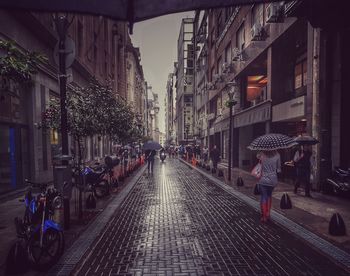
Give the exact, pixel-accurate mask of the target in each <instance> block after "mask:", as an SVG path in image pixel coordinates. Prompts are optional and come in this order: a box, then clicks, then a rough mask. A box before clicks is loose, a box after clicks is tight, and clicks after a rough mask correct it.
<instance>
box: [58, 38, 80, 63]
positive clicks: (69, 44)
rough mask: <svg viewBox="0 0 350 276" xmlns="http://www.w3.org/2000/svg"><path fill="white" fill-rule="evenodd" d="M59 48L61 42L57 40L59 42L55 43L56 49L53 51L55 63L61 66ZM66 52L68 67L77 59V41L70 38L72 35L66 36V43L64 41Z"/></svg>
mask: <svg viewBox="0 0 350 276" xmlns="http://www.w3.org/2000/svg"><path fill="white" fill-rule="evenodd" d="M58 48H59V42H57V44H56V45H55V49H54V52H53V58H54V60H55V63H56V65H57V66H59V52H58ZM64 48H65V49H64V53H65V56H66V68H69V67H70V66H71V65H72V63H73V61H74V59H75V43H74V41H73V40H72V39H71V38H70V37H68V36H67V37H66V40H65V43H64Z"/></svg>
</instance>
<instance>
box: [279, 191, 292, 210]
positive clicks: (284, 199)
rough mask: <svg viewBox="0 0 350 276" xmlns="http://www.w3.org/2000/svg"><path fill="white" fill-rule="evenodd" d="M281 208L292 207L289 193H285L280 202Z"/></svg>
mask: <svg viewBox="0 0 350 276" xmlns="http://www.w3.org/2000/svg"><path fill="white" fill-rule="evenodd" d="M280 208H281V209H292V201H291V200H290V197H289V195H288V194H287V193H283V195H282V198H281V202H280Z"/></svg>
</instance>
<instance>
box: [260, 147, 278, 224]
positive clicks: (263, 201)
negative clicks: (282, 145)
mask: <svg viewBox="0 0 350 276" xmlns="http://www.w3.org/2000/svg"><path fill="white" fill-rule="evenodd" d="M257 158H258V159H259V162H260V163H261V177H260V179H259V181H258V185H259V189H260V194H261V197H260V209H261V222H266V221H268V220H269V219H270V210H271V205H272V192H273V189H274V188H275V187H276V185H277V182H278V180H277V173H279V172H281V158H280V154H279V153H278V152H277V151H262V152H260V153H258V154H257Z"/></svg>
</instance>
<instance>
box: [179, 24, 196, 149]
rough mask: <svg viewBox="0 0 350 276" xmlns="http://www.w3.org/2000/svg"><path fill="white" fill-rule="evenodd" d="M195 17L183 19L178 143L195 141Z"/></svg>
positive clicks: (180, 41) (180, 40)
mask: <svg viewBox="0 0 350 276" xmlns="http://www.w3.org/2000/svg"><path fill="white" fill-rule="evenodd" d="M193 24H194V20H193V18H186V19H182V23H181V28H180V33H179V38H178V42H177V43H178V56H177V67H176V70H175V75H176V84H175V87H176V110H177V112H176V118H175V120H176V135H177V141H178V143H181V144H184V143H187V142H189V141H193V138H194V136H193V134H194V133H193V129H194V121H193V109H194V106H193V92H194V46H193V34H194V33H193V29H194V28H193V27H194V26H193Z"/></svg>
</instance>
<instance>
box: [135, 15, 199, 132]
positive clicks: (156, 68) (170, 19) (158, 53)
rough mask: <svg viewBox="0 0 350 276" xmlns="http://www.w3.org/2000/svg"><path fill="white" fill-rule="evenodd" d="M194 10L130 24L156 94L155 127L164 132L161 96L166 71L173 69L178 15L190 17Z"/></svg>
mask: <svg viewBox="0 0 350 276" xmlns="http://www.w3.org/2000/svg"><path fill="white" fill-rule="evenodd" d="M193 16H194V12H186V13H177V14H171V15H165V16H161V17H157V18H155V19H150V20H146V21H144V22H140V23H136V24H135V25H134V34H133V35H132V36H131V39H132V41H133V44H134V46H135V47H139V48H140V51H141V65H142V67H143V72H144V75H145V79H146V81H147V83H148V85H151V86H152V89H153V92H155V93H158V95H159V105H160V117H159V129H160V131H162V132H165V118H164V97H165V94H166V83H167V80H168V74H169V73H172V72H173V68H174V62H175V61H176V60H177V39H178V36H179V32H180V26H181V19H182V18H186V17H193Z"/></svg>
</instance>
